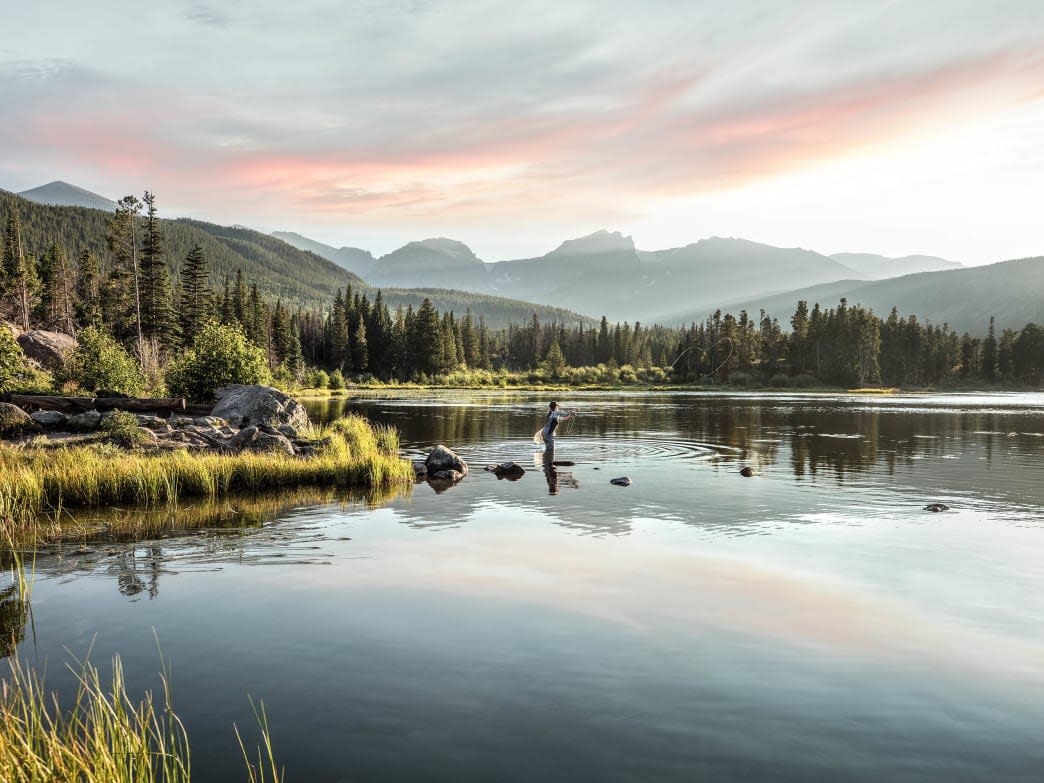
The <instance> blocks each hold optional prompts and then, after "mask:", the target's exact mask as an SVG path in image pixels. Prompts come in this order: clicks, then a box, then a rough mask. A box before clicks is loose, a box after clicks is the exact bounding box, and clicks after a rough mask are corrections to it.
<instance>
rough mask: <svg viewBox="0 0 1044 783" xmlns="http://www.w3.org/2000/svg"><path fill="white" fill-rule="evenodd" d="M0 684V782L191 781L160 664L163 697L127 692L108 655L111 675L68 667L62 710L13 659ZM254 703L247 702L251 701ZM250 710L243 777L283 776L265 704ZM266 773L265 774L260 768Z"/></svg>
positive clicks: (185, 742)
mask: <svg viewBox="0 0 1044 783" xmlns="http://www.w3.org/2000/svg"><path fill="white" fill-rule="evenodd" d="M8 666H9V669H8V672H7V673H6V675H5V676H4V678H3V685H2V688H0V780H3V781H5V782H7V783H66V782H68V783H73V781H75V782H76V783H87V782H88V781H99V783H101V782H102V781H104V782H105V783H187V781H189V780H190V779H191V763H190V758H191V756H190V752H189V738H188V733H187V732H186V730H185V726H184V724H183V723H182V722H181V720H180V718H178V716H177V714H176V713H175V712H174V709H173V705H172V699H171V690H170V682H169V678H168V676H167V673H166V670H165V667H164V671H163V673H162V674H161V677H160V679H161V682H162V695H161V696H159V697H157V696H154V695H153V693H152V692H151V691H146V692H145V694H144V696H143V697H142V698H141V699H140V700H135V699H134V698H132V696H131V695H130V693H129V692H128V689H127V681H126V678H125V676H124V672H123V665H122V663H121V662H120V659H119V657H118V656H117V657H115V658H113V661H112V677H111V680H105V679H103V678H102V675H101V673H100V671H99V670H98V668H96V667H95V666H93V665H91V664H90V663H87V662H83V663H80V662H77V666H76V667H73V666H71V665H70V669H71V670H72V672H73V673H74V675H75V677H76V681H77V686H76V695H75V698H74V699H73V703H72V706H71V707H70V708H69V709H63V708H62V706H61V704H60V703H59V700H58V697H57V696H55V695H54V694H52V693H49V692H48V691H47V689H46V687H45V686H44V683H43V681H42V680H41V679H40V677H39V675H38V674H37V673H36V672H35V671H33V670H28V669H26V668H25V666H24V665H23V664H22V662H21V661H20V660H19V659H18V658H17V657H13V658H12V659H11V660H10V661H9V663H8ZM251 704H253V702H251ZM255 715H256V717H257V721H258V727H259V730H260V733H261V746H262V747H263V748H264V755H262V751H261V749H260V748H259V749H258V759H257V764H256V765H255V764H254V763H252V761H251V760H250V759H249V758H247V754H246V750H245V748H244V745H243V740H242V737H241V736H240V734H239V729H238V727H234V728H235V735H236V738H237V739H238V740H239V746H240V749H241V750H242V751H243V755H244V760H245V761H246V769H247V772H246V774H247V779H248V780H249V781H251V782H252V783H253V781H258V783H262V782H263V781H269V780H271V781H274V783H279V781H281V780H282V779H283V773H282V770H281V769H280V768H279V766H278V765H277V763H276V761H275V754H274V751H273V747H272V740H271V735H270V733H269V729H268V717H267V715H266V714H265V712H264V705H262V706H261V709H260V711H258V710H257V709H256V708H255ZM266 768H267V770H268V771H269V773H268V775H267V776H266V774H265V769H266Z"/></svg>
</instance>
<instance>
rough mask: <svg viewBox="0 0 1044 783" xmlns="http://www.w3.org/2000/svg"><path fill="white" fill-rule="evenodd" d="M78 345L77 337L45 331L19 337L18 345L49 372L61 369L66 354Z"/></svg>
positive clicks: (27, 333)
mask: <svg viewBox="0 0 1044 783" xmlns="http://www.w3.org/2000/svg"><path fill="white" fill-rule="evenodd" d="M78 344H79V343H77V342H76V338H75V337H70V336H69V335H67V334H62V333H61V332H48V331H45V330H43V329H36V330H35V331H32V332H25V333H23V334H20V335H18V345H19V347H20V348H21V349H22V353H24V354H25V355H26V356H28V357H29V358H30V359H33V360H34V361H36V362H39V363H40V365H41V366H42V367H44V368H45V369H47V370H56V369H58V368H59V367H61V365H62V362H64V361H65V356H66V354H68V353H70V352H71V351H72V350H73V349H74V348H76V346H77V345H78Z"/></svg>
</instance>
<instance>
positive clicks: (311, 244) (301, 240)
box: [272, 231, 376, 279]
mask: <svg viewBox="0 0 1044 783" xmlns="http://www.w3.org/2000/svg"><path fill="white" fill-rule="evenodd" d="M272 236H274V237H275V238H276V239H281V240H282V241H284V242H286V243H287V244H288V245H290V246H292V247H296V248H297V249H298V250H307V251H309V252H311V253H315V254H316V255H317V256H321V257H322V258H325V259H326V260H327V261H333V262H334V263H335V264H337V265H338V266H342V267H344V268H345V269H347V270H348V271H349V272H351V273H352V274H356V275H359V277H362V278H364V279H365V278H367V277H368V276H369V274H370V272H371V270H372V268H373V264H374V262H375V261H376V259H375V258H374V257H373V254H372V253H371V252H370V251H369V250H361V249H359V248H357V247H339V248H338V247H332V246H330V245H324V244H323V243H322V242H317V241H316V240H314V239H309V238H308V237H306V236H301V235H300V234H298V233H295V232H293V231H273V232H272Z"/></svg>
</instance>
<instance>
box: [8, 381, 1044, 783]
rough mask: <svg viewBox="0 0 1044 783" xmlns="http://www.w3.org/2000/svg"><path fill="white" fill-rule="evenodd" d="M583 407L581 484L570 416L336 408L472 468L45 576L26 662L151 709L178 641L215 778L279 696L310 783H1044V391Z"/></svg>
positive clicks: (283, 727) (689, 397)
mask: <svg viewBox="0 0 1044 783" xmlns="http://www.w3.org/2000/svg"><path fill="white" fill-rule="evenodd" d="M560 402H561V403H562V404H563V406H564V407H567V408H576V409H577V410H578V411H579V416H578V417H577V419H576V420H575V421H574V422H571V423H568V424H565V425H563V426H562V434H561V437H560V438H559V445H558V453H557V455H556V456H557V459H559V460H569V461H573V462H575V463H576V464H575V465H574V466H572V467H561V468H559V469H558V470H557V471H555V472H554V473H553V474H552V475H548V474H547V473H545V471H544V470H543V469H542V463H541V459H540V455H539V454H537V453H535V452H534V448H535V447H534V445H533V443H532V440H531V437H532V434H533V432H534V431H535V430H536V429H537V428H538V427H539V426H540V424H541V421H542V414H543V411H544V410H546V403H547V397H546V396H545V397H540V396H537V395H531V394H503V395H501V394H478V393H447V394H440V395H437V396H434V397H433V396H431V395H428V396H423V397H422V396H409V397H404V396H398V397H397V396H374V397H372V398H370V397H368V398H354V399H350V400H347V401H345V400H337V401H333V402H330V403H321V404H315V405H314V406H313V409H312V414H313V418H324V417H325V418H331V417H335V416H337V415H340V414H341V413H342V412H344V411H360V412H362V413H364V414H365V415H367V416H369V417H371V418H373V419H376V420H378V421H382V422H387V423H390V424H394V425H395V426H396V427H398V428H399V429H400V431H401V432H402V436H403V438H402V439H403V445H404V448H405V449H406V450H407V451H408V452H409V453H411V454H417V455H421V454H424V453H426V451H427V450H428V449H429V448H430V447H431V446H433V445H435V444H436V443H446V444H447V445H450V446H452V447H453V448H454V449H456V450H457V451H458V452H459V453H460V454H461V456H463V457H464V459H466V460H467V461H468V462H469V463H470V465H471V467H472V473H471V475H470V476H469V477H468V478H467V479H466V480H465V481H464V482H462V483H461V484H459V485H458V486H456V487H453V488H451V489H449V490H447V491H444V492H441V493H440V492H436V491H434V490H433V488H432V487H429V486H428V485H427V484H420V485H418V486H417V487H416V488H415V489H414V491H413V493H412V495H410V496H409V497H401V498H398V499H393V500H391V501H389V502H387V503H386V504H385V505H382V506H379V507H376V508H371V507H369V506H367V504H366V503H361V502H352V501H351V500H350V499H348V500H345V501H343V502H327V503H321V504H319V505H316V504H315V503H314V502H312V503H309V502H303V501H301V500H300V499H294V498H287V499H286V502H287V504H291V505H290V506H289V507H287V508H284V509H282V510H279V509H276V510H274V511H271V510H270V511H269V513H267V514H266V515H265V521H264V523H263V524H261V525H260V526H255V527H250V528H247V529H239V528H235V527H233V528H231V529H230V528H229V527H227V525H225V526H220V527H219V526H215V527H213V528H212V529H208V530H206V531H204V532H202V533H200V534H197V535H192V536H187V537H179V538H164V539H161V540H157V541H153V542H144V543H139V544H136V545H104V546H93V545H92V546H88V547H85V548H84V550H83V551H78V550H76V549H75V548H73V549H67V550H66V551H64V552H62V553H61V554H60V555H56V554H51V555H47V556H44V557H42V558H41V559H40V562H39V563H38V567H37V570H38V576H37V581H36V585H35V588H34V591H33V597H32V622H31V623H28V624H26V625H25V626H24V627H20V628H19V627H16V628H14V629H13V630H14V631H15V632H16V633H19V632H20V633H22V634H23V638H22V641H21V643H20V645H19V654H20V655H21V656H23V657H24V658H25V659H27V660H29V661H31V662H34V663H36V664H37V665H39V666H41V667H43V666H45V665H46V667H47V679H48V683H49V684H50V685H52V686H54V687H57V688H59V689H65V688H68V687H69V684H70V675H69V674H68V673H67V672H65V671H63V664H64V662H65V661H66V660H68V658H69V652H71V653H73V654H76V655H81V656H82V655H83V654H85V653H86V652H87V650H88V648H90V646H91V644H92V641H93V651H92V652H91V657H92V660H93V661H95V662H96V663H99V664H102V665H105V664H107V661H108V659H109V657H110V656H111V655H113V654H115V653H119V654H120V655H121V656H122V658H123V661H124V663H125V665H126V668H127V669H128V672H129V675H130V679H131V682H132V685H133V686H134V687H136V688H145V687H149V686H154V685H155V682H156V680H155V675H156V673H157V672H158V670H159V658H158V654H157V652H156V643H155V639H154V633H155V636H156V637H158V639H159V642H160V645H161V646H162V650H163V654H164V656H165V657H167V658H169V659H170V661H171V662H172V665H173V672H174V676H173V680H174V683H173V685H174V695H175V707H176V708H177V709H178V711H179V713H180V714H181V715H182V717H183V718H184V719H185V721H186V723H187V725H188V729H189V732H190V735H191V738H192V742H193V766H194V772H195V773H196V774H195V777H196V778H197V779H198V780H202V781H224V780H241V779H243V774H242V761H241V760H240V759H239V757H238V747H237V746H236V744H235V737H234V735H233V733H232V723H233V722H234V721H235V722H237V723H238V724H239V725H240V727H244V726H245V727H250V726H251V725H252V714H251V711H250V705H249V703H248V700H247V697H248V695H249V696H252V697H254V699H262V700H263V701H264V703H265V705H266V708H267V710H268V713H269V716H270V719H271V724H272V731H273V735H274V740H275V743H276V749H277V752H278V755H279V757H280V760H281V761H283V762H284V763H285V764H286V767H287V771H288V779H289V780H291V781H342V780H343V781H349V780H352V781H354V780H367V781H368V780H380V781H406V780H426V781H428V780H430V781H480V780H481V781H488V780H511V781H531V780H539V781H556V780H563V781H566V780H568V781H574V780H585V781H603V780H604V781H625V780H627V781H649V780H671V781H674V780H677V781H692V780H780V781H797V780H865V781H883V780H888V781H907V780H909V781H959V780H968V781H972V780H976V781H978V780H991V781H996V780H1004V781H1006V780H1041V779H1042V778H1044V743H1042V742H1041V737H1042V736H1044V481H1042V479H1044V395H987V396H962V395H951V396H931V397H904V396H896V397H886V398H852V397H836V398H833V397H822V396H816V397H813V396H800V395H795V396H772V397H758V396H756V395H731V396H720V395H701V394H583V395H581V394H574V395H572V396H565V395H564V396H563V397H562V399H561V400H560ZM506 460H515V461H517V462H519V463H520V464H522V465H523V466H525V467H526V468H527V469H528V472H527V473H526V474H525V476H524V477H523V478H522V479H520V480H519V481H514V482H511V481H506V480H497V479H496V477H495V476H493V475H492V474H489V473H485V472H483V471H482V466H484V465H485V464H489V463H495V462H502V461H506ZM748 465H749V466H752V467H754V468H755V469H756V470H757V476H756V477H754V478H743V477H741V476H740V475H739V469H740V468H741V467H743V466H748ZM623 475H626V476H629V477H630V478H631V479H632V481H633V484H632V486H630V487H628V488H621V487H615V486H611V485H610V484H609V479H610V478H613V477H615V476H623ZM930 502H943V503H946V504H947V505H949V506H950V507H951V510H950V511H948V512H945V513H939V514H932V513H929V512H926V511H924V510H923V507H924V505H925V504H927V503H930ZM295 503H296V505H292V504H295ZM0 620H5V621H6V622H7V623H8V624H9V625H16V626H17V625H18V623H19V621H18V619H17V613H13V614H12V613H11V612H6V611H4V612H0ZM67 651H68V652H67Z"/></svg>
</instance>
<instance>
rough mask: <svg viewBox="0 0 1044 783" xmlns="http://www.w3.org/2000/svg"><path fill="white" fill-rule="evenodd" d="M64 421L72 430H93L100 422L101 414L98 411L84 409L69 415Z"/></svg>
mask: <svg viewBox="0 0 1044 783" xmlns="http://www.w3.org/2000/svg"><path fill="white" fill-rule="evenodd" d="M66 423H67V424H68V425H69V427H71V428H72V429H74V430H94V429H97V428H98V425H99V424H101V414H100V413H98V411H84V412H83V413H77V414H76V415H75V416H70V417H69V418H68V419H67V420H66Z"/></svg>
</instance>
